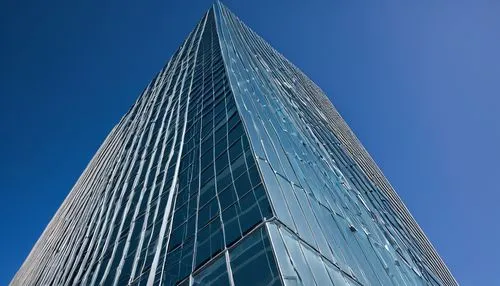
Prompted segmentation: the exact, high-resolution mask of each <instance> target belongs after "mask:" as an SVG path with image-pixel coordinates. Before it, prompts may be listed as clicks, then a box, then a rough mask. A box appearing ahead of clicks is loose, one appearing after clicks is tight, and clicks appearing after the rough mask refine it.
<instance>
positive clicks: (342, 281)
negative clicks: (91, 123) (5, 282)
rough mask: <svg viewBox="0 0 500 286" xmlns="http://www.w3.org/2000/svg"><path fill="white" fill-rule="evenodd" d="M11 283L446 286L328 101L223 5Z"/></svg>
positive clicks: (129, 118)
mask: <svg viewBox="0 0 500 286" xmlns="http://www.w3.org/2000/svg"><path fill="white" fill-rule="evenodd" d="M12 284H13V285H74V284H76V285H157V284H161V285H318V286H320V285H456V284H457V283H456V281H455V280H454V278H453V276H452V275H451V273H450V272H449V271H448V269H447V267H446V265H445V264H444V263H443V261H442V260H441V258H440V257H439V255H438V254H437V253H436V251H435V250H434V248H433V247H432V245H431V244H430V242H429V241H428V239H427V238H426V237H425V235H424V233H423V232H422V230H421V229H420V228H419V226H418V224H417V223H416V222H415V220H414V219H413V218H412V216H411V215H410V213H409V212H408V210H407V209H406V207H405V206H404V204H403V203H402V202H401V200H400V199H399V197H398V196H397V194H396V193H395V191H394V190H393V188H392V187H391V185H390V184H389V182H388V181H387V180H386V179H385V177H384V176H383V174H382V173H381V171H380V170H379V168H378V167H377V166H376V164H375V163H374V162H373V160H372V159H371V157H370V156H369V154H368V153H367V152H366V150H365V149H364V148H363V146H362V145H361V144H360V142H359V141H358V140H357V138H356V137H355V136H354V134H353V133H352V132H351V130H350V129H349V127H348V126H347V124H346V123H345V122H344V120H343V119H342V118H341V117H340V115H339V114H338V112H337V111H336V110H335V108H334V107H333V106H332V105H331V103H330V102H329V100H328V98H327V97H326V96H325V95H324V93H323V92H322V91H321V90H320V89H319V87H317V86H316V85H315V84H314V83H313V82H312V81H311V80H310V79H308V78H307V77H306V76H305V75H304V74H303V73H302V72H301V71H300V70H299V69H298V68H296V67H295V66H294V65H293V64H291V63H290V62H289V61H288V60H286V59H285V58H284V57H283V56H282V55H280V54H279V53H278V52H277V51H275V50H274V49H273V48H272V47H271V46H269V44H267V43H266V42H265V41H264V40H262V39H261V38H260V37H259V36H257V35H256V34H255V33H254V32H253V31H251V30H250V29H249V28H248V27H246V26H245V25H244V24H243V23H242V22H241V21H240V20H239V19H238V18H237V17H236V16H234V15H233V14H232V13H231V12H230V11H229V10H228V9H227V8H225V7H224V6H223V5H221V4H220V3H216V4H214V6H213V7H212V8H211V9H210V10H209V11H208V12H207V13H206V14H205V15H204V16H203V18H202V19H201V21H200V22H199V23H198V25H197V26H196V27H195V29H194V30H193V31H192V32H191V33H190V35H189V36H188V38H187V39H186V40H185V42H184V43H183V44H182V45H181V47H180V48H179V49H178V50H177V51H176V52H175V54H174V55H173V57H172V58H171V59H170V61H169V62H168V64H167V65H166V66H165V67H164V68H163V69H162V70H161V71H160V72H159V73H158V75H157V76H156V77H155V78H154V79H153V80H152V81H151V82H150V83H149V85H148V86H147V87H146V89H145V90H144V92H143V93H142V94H141V96H140V97H139V98H138V100H137V101H136V102H135V104H134V105H133V106H132V108H131V109H130V110H129V111H128V112H127V114H126V115H125V116H124V117H123V118H122V119H121V120H120V122H119V123H118V124H117V125H116V126H115V128H114V129H113V130H112V131H111V133H110V134H109V135H108V137H107V138H106V140H105V141H104V143H103V144H102V146H101V147H100V149H99V150H98V152H97V153H96V155H95V156H94V158H93V159H92V161H91V162H90V163H89V165H88V166H87V168H86V169H85V171H84V172H83V174H82V175H81V177H80V178H79V180H78V181H77V183H76V184H75V186H74V187H73V189H72V190H71V192H70V194H69V195H68V197H67V198H66V199H65V201H64V202H63V204H62V206H61V207H60V208H59V210H58V211H57V213H56V214H55V216H54V218H53V219H52V221H51V222H50V223H49V225H48V226H47V228H46V229H45V231H44V232H43V234H42V236H41V237H40V239H39V240H38V242H37V243H36V245H35V246H34V248H33V250H32V251H31V253H30V254H29V256H28V258H27V259H26V261H25V262H24V264H23V265H22V267H21V269H20V270H19V271H18V273H17V274H16V275H15V277H14V279H13V281H12Z"/></svg>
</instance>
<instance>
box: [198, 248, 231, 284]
mask: <svg viewBox="0 0 500 286" xmlns="http://www.w3.org/2000/svg"><path fill="white" fill-rule="evenodd" d="M193 285H200V286H204V285H214V286H219V285H220V286H224V285H229V278H228V273H227V267H226V258H225V256H224V255H222V256H221V257H219V258H217V259H216V260H215V261H214V262H212V263H211V264H210V265H208V266H206V267H205V268H204V269H203V270H202V271H201V272H200V273H198V274H197V275H195V276H194V277H193Z"/></svg>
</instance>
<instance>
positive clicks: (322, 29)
mask: <svg viewBox="0 0 500 286" xmlns="http://www.w3.org/2000/svg"><path fill="white" fill-rule="evenodd" d="M29 2H32V3H29ZM172 2H173V1H166V0H163V1H117V0H112V1H95V0H91V1H90V0H86V1H81V0H77V1H62V0H60V1H56V0H52V1H15V0H6V1H2V2H1V4H0V22H1V25H0V29H1V34H0V36H1V38H0V47H1V52H0V72H1V77H0V158H1V159H0V163H1V165H0V182H1V186H0V196H1V197H0V218H1V220H0V230H1V235H0V285H6V284H7V283H8V281H10V279H11V278H12V276H13V275H14V273H15V271H17V269H18V268H19V266H20V265H21V263H22V262H23V260H24V259H25V257H26V256H27V255H28V253H29V251H30V249H31V248H32V246H33V244H34V243H35V241H36V239H37V238H38V237H39V236H40V234H41V232H42V231H43V229H44V228H45V226H46V225H47V223H48V222H49V220H50V218H51V217H52V215H53V214H54V213H55V211H56V210H57V208H58V207H59V205H60V204H61V202H62V200H63V199H64V198H65V196H66V195H67V194H68V192H69V190H70V188H71V187H72V186H73V184H74V183H75V181H76V180H77V178H78V176H79V175H80V174H81V172H82V171H83V169H84V168H85V166H86V164H87V163H88V162H89V160H90V159H91V157H92V156H93V154H94V153H95V151H96V150H97V148H98V147H99V145H100V144H101V142H102V141H103V140H104V138H105V136H106V135H107V133H108V132H109V131H110V130H111V128H112V127H113V126H114V124H116V123H117V122H118V120H119V119H120V117H121V116H122V115H123V114H124V113H125V112H126V111H127V110H128V108H129V107H130V105H131V104H132V103H133V101H134V100H135V98H136V97H137V96H138V95H139V93H140V92H141V91H142V89H143V88H144V87H145V86H146V84H147V83H148V81H149V80H150V79H151V78H152V77H153V76H154V75H155V73H156V72H158V71H159V70H160V68H161V67H162V66H163V64H165V62H166V61H167V60H168V58H169V57H170V56H171V54H172V53H173V52H174V50H175V49H176V48H177V47H178V45H179V44H180V43H181V42H182V40H183V39H184V38H185V37H186V36H187V34H188V33H189V32H190V30H191V29H192V28H193V27H194V26H195V24H196V23H197V21H198V20H199V19H200V17H201V16H202V14H203V12H204V11H205V10H206V9H207V8H208V7H209V6H210V4H211V1H178V2H179V3H177V4H174V3H172ZM224 2H225V3H226V5H228V6H229V7H230V8H231V9H232V10H233V11H234V12H235V13H236V14H237V15H239V16H240V18H242V19H243V20H244V21H245V22H246V23H247V24H248V25H249V26H250V27H252V28H253V29H254V30H255V31H256V32H257V33H259V34H260V35H261V36H263V37H264V39H266V40H268V41H269V42H270V43H271V44H272V45H273V46H274V47H275V48H277V49H278V50H279V51H280V52H282V53H283V54H284V55H285V56H286V57H287V58H289V59H290V60H291V61H292V62H293V63H295V64H296V65H297V66H298V67H300V68H301V69H302V70H303V71H304V72H305V73H306V74H307V75H309V76H310V77H311V78H312V79H313V80H314V81H315V82H316V83H317V84H318V85H319V86H321V87H322V89H323V90H324V91H325V92H326V93H327V94H328V95H329V96H330V98H331V99H332V101H333V103H334V104H335V105H336V106H337V108H338V109H339V110H340V112H341V114H342V115H343V116H344V118H345V119H346V120H347V122H348V123H349V124H350V126H351V127H352V128H353V129H354V131H355V132H356V134H357V135H358V137H359V138H360V139H361V141H362V142H363V143H364V145H365V146H366V148H367V149H368V151H369V152H370V153H371V154H372V155H373V157H374V158H375V160H376V161H377V162H378V164H379V165H380V167H381V168H382V170H383V171H384V172H385V174H386V176H387V177H388V178H389V180H390V181H391V182H392V184H393V185H394V186H395V188H396V190H397V191H398V193H399V194H400V196H401V197H402V198H403V200H404V202H405V203H406V205H407V206H408V207H409V209H410V210H411V212H412V213H413V215H414V216H415V218H416V219H417V221H418V222H419V224H420V225H421V226H422V228H423V229H424V231H425V232H426V234H427V235H428V237H429V238H430V240H431V241H432V243H433V244H434V246H435V247H436V248H437V250H438V252H439V253H440V254H441V256H442V257H443V259H444V260H445V262H446V263H447V264H448V266H449V267H450V269H451V271H452V272H453V274H454V275H455V277H456V278H457V279H458V281H459V282H460V283H461V284H462V285H500V276H499V275H498V271H499V270H500V245H499V243H500V230H499V228H500V221H499V219H500V215H499V213H498V204H499V202H500V187H499V185H498V182H497V180H498V179H500V167H499V166H500V164H499V163H498V162H499V161H500V151H499V147H500V120H499V117H498V115H499V114H500V55H499V52H500V32H499V31H500V16H499V15H500V2H499V1H494V0H491V1H482V0H471V1H459V0H457V1H434V0H422V1H366V2H365V3H360V1H339V0H335V1H332V0H324V1H319V0H315V1H308V3H307V4H304V3H303V1H296V2H294V1H290V0H279V1H268V0H258V1H256V0H253V1H234V0H233V1H230V0H227V1H224ZM401 2H408V3H401Z"/></svg>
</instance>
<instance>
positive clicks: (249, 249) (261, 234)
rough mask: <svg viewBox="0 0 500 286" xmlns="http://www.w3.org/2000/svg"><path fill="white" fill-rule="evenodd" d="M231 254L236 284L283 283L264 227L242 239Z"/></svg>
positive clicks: (243, 285)
mask: <svg viewBox="0 0 500 286" xmlns="http://www.w3.org/2000/svg"><path fill="white" fill-rule="evenodd" d="M229 255H230V261H231V269H232V272H233V280H234V283H235V285H238V286H246V285H248V286H250V285H252V286H253V285H282V284H281V280H280V278H279V274H278V269H277V267H276V263H275V261H274V257H273V253H272V249H271V244H270V243H269V239H268V237H267V233H266V231H265V229H264V228H259V229H258V230H256V231H255V232H253V233H252V234H251V235H249V236H248V237H246V238H245V239H244V240H242V241H241V242H240V244H238V245H237V246H236V247H235V248H234V249H233V250H232V251H231V252H230V253H229Z"/></svg>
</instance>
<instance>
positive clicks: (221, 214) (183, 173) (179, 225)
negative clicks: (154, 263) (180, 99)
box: [156, 16, 272, 285]
mask: <svg viewBox="0 0 500 286" xmlns="http://www.w3.org/2000/svg"><path fill="white" fill-rule="evenodd" d="M212 17H213V16H209V18H208V20H207V23H206V25H207V26H208V27H207V28H205V32H204V34H203V36H202V40H201V44H200V51H199V55H198V62H197V64H196V68H195V73H194V78H193V90H192V92H191V103H190V105H189V109H188V122H187V129H186V134H185V143H184V144H185V145H184V151H183V155H182V158H181V165H180V171H179V172H180V173H179V185H178V192H177V194H176V199H175V211H174V212H173V214H172V217H173V220H172V223H171V232H170V235H169V243H168V249H167V251H166V253H165V255H166V257H164V261H165V263H164V265H165V266H164V268H162V269H158V272H157V279H156V280H157V282H160V281H162V283H163V284H165V285H173V284H175V283H176V282H177V281H180V280H182V279H185V278H186V277H187V276H188V275H189V274H191V272H192V271H196V270H197V269H198V268H200V267H201V266H203V265H204V264H206V263H207V262H208V261H209V260H210V259H212V258H214V257H215V256H217V255H218V254H219V255H221V254H220V253H221V252H222V251H223V250H224V249H225V248H226V247H229V246H231V245H233V244H234V243H235V242H237V241H238V240H239V239H240V238H241V237H242V236H243V235H244V234H245V233H247V232H248V231H250V230H252V229H253V228H254V227H255V226H256V225H258V224H259V223H260V222H261V221H263V220H264V219H265V218H270V217H272V211H271V207H270V205H269V202H268V199H267V196H266V192H265V190H264V187H263V185H262V182H261V179H260V176H259V173H258V171H257V167H256V165H255V160H254V158H253V156H252V152H251V150H250V146H249V142H248V139H247V137H246V135H245V130H244V127H243V125H242V122H241V119H240V116H239V114H238V111H237V108H236V103H235V101H234V98H233V95H232V93H231V91H230V89H229V85H228V81H227V78H226V72H225V68H224V64H223V62H222V57H221V53H220V49H219V48H218V39H217V34H216V31H215V27H214V28H210V25H214V21H213V18H212Z"/></svg>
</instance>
